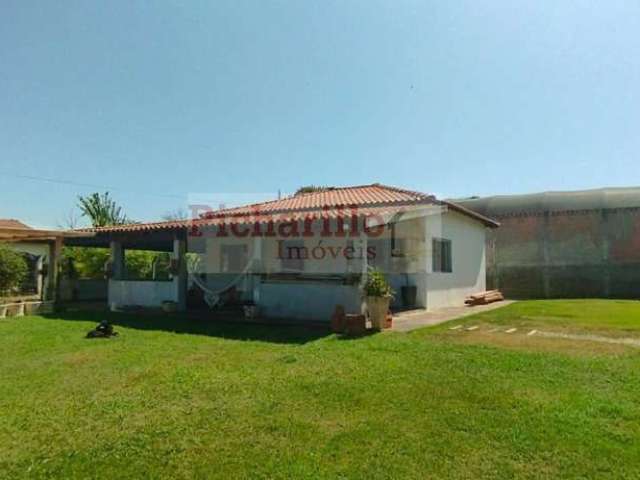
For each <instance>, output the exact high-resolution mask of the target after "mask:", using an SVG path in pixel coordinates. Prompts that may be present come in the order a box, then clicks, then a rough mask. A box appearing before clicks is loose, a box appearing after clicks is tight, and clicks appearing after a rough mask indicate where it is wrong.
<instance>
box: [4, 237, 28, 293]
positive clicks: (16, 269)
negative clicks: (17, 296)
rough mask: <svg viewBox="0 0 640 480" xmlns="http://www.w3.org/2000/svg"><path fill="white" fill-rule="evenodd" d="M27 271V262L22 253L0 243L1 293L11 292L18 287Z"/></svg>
mask: <svg viewBox="0 0 640 480" xmlns="http://www.w3.org/2000/svg"><path fill="white" fill-rule="evenodd" d="M27 273H28V267H27V262H26V261H25V259H24V257H23V256H22V254H20V253H18V252H16V251H15V250H12V249H11V248H9V247H8V246H7V245H3V244H0V294H4V293H10V292H11V291H12V290H15V289H16V288H18V287H19V286H20V285H21V284H22V281H23V280H24V279H25V277H26V276H27Z"/></svg>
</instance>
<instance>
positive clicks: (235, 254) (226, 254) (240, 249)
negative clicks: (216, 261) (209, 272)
mask: <svg viewBox="0 0 640 480" xmlns="http://www.w3.org/2000/svg"><path fill="white" fill-rule="evenodd" d="M247 262H248V258H247V246H246V245H221V246H220V272H221V273H240V272H242V271H243V270H244V269H245V268H246V267H247Z"/></svg>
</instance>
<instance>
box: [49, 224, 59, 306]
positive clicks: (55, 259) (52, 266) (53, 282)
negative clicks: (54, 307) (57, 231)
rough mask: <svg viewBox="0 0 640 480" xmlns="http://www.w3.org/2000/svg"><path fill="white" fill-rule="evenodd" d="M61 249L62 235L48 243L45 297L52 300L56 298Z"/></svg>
mask: <svg viewBox="0 0 640 480" xmlns="http://www.w3.org/2000/svg"><path fill="white" fill-rule="evenodd" d="M61 251H62V237H56V239H55V240H54V241H52V242H51V243H50V244H49V269H48V277H49V278H48V282H47V283H48V285H47V297H48V299H49V300H51V301H53V302H55V301H56V300H57V299H58V264H59V259H60V252H61Z"/></svg>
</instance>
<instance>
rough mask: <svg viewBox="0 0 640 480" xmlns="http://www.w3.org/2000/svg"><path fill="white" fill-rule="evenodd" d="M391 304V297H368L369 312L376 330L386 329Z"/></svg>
mask: <svg viewBox="0 0 640 480" xmlns="http://www.w3.org/2000/svg"><path fill="white" fill-rule="evenodd" d="M390 303H391V297H367V310H368V311H369V319H370V320H371V326H372V327H373V329H374V330H378V331H379V330H383V329H384V328H385V326H386V321H387V312H388V311H389V304H390Z"/></svg>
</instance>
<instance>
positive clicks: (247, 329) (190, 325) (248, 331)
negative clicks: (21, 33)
mask: <svg viewBox="0 0 640 480" xmlns="http://www.w3.org/2000/svg"><path fill="white" fill-rule="evenodd" d="M42 317H44V318H48V319H50V320H66V321H78V322H80V321H81V322H92V323H96V324H97V323H99V322H100V321H102V320H108V321H109V322H110V323H111V324H112V325H114V326H115V327H118V326H120V327H124V328H132V329H136V330H151V331H165V332H172V333H178V334H189V335H205V336H210V337H218V338H226V339H231V340H250V341H261V342H270V343H289V344H298V345H302V344H305V343H308V342H312V341H314V340H318V339H320V338H323V337H326V336H328V335H330V334H331V332H330V331H329V329H328V327H319V326H305V325H284V324H278V323H274V324H255V323H244V322H239V321H237V320H235V321H234V320H233V319H232V318H228V317H223V318H216V316H215V315H213V316H210V317H209V318H203V317H194V316H190V315H181V314H179V313H175V314H166V313H156V314H154V313H142V314H141V313H130V312H109V311H91V310H87V311H82V310H78V311H58V312H55V313H51V314H46V315H42ZM116 329H117V328H116ZM120 335H123V333H122V332H120ZM124 335H126V333H124Z"/></svg>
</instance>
